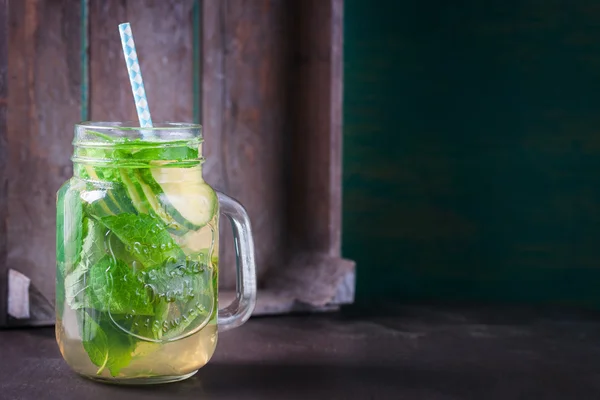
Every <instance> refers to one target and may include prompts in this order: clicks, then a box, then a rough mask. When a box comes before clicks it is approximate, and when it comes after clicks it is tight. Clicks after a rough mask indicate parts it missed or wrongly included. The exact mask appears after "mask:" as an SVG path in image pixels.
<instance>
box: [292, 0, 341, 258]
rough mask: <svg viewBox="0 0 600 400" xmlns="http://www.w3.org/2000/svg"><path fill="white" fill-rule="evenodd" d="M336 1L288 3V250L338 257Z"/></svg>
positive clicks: (338, 17)
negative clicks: (291, 50) (289, 58)
mask: <svg viewBox="0 0 600 400" xmlns="http://www.w3.org/2000/svg"><path fill="white" fill-rule="evenodd" d="M342 11H343V1H342V0H303V1H298V2H292V3H290V10H289V12H290V21H291V27H292V28H291V29H292V32H291V40H290V47H291V48H292V49H293V54H292V66H291V76H290V85H291V86H290V109H289V111H290V114H289V115H290V123H289V130H290V133H291V145H290V155H291V162H290V164H289V166H290V169H291V174H290V179H289V180H288V183H289V185H288V193H289V197H288V198H289V208H288V219H289V229H290V238H289V239H290V240H289V247H290V250H292V251H296V250H299V249H300V250H306V251H316V252H323V253H326V254H329V255H331V256H339V255H340V231H341V140H342V131H341V125H342V124H341V119H342V22H343V19H342Z"/></svg>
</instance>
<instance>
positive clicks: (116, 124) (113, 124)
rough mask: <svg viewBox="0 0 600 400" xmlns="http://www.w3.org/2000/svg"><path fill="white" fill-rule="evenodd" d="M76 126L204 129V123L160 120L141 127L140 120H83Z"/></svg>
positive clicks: (120, 128) (87, 127)
mask: <svg viewBox="0 0 600 400" xmlns="http://www.w3.org/2000/svg"><path fill="white" fill-rule="evenodd" d="M75 127H76V128H83V129H106V130H119V131H131V130H134V131H135V130H145V131H147V130H149V131H161V130H162V131H164V130H179V129H200V130H201V129H202V125H200V124H196V123H191V122H173V121H158V122H154V123H153V126H151V127H141V126H140V124H139V122H138V121H81V122H79V123H77V124H75Z"/></svg>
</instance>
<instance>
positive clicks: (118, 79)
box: [89, 0, 194, 122]
mask: <svg viewBox="0 0 600 400" xmlns="http://www.w3.org/2000/svg"><path fill="white" fill-rule="evenodd" d="M193 5H194V0H127V1H104V0H90V22H89V26H90V40H89V45H90V48H89V57H90V119H92V120H94V121H136V120H137V116H136V111H135V105H134V102H133V96H132V94H131V89H130V87H129V78H128V77H127V70H126V68H125V61H124V59H123V50H122V47H121V42H120V39H119V31H118V29H117V26H118V25H119V24H120V23H123V22H130V23H131V25H132V26H133V27H134V37H135V44H136V48H137V52H138V54H139V59H140V66H141V68H142V73H143V76H144V86H145V89H146V93H147V95H148V102H149V104H150V111H151V113H152V118H153V120H154V121H177V122H192V120H193V116H194V112H193V38H192V34H193V25H192V24H193V18H192V8H193Z"/></svg>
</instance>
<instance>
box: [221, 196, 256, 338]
mask: <svg viewBox="0 0 600 400" xmlns="http://www.w3.org/2000/svg"><path fill="white" fill-rule="evenodd" d="M217 196H218V198H219V205H220V209H221V213H222V214H223V215H225V216H226V217H227V218H228V219H229V221H230V222H231V228H232V230H233V240H234V246H235V261H236V298H235V300H234V301H233V302H232V303H231V304H230V305H228V306H227V307H225V308H221V309H219V316H218V321H217V324H218V327H219V331H220V332H223V331H227V330H229V329H233V328H237V327H238V326H240V325H242V324H243V323H244V322H246V321H247V320H248V318H250V315H251V314H252V311H253V310H254V306H255V305H256V266H255V263H254V241H253V239H252V230H251V228H250V218H248V213H246V210H245V209H244V206H242V205H241V204H240V203H239V202H238V201H236V200H234V199H232V198H231V197H229V196H227V195H225V194H223V193H221V192H217Z"/></svg>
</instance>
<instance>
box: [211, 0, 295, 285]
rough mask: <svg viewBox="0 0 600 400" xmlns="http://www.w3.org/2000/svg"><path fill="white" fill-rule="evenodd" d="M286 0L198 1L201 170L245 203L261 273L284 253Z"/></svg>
mask: <svg viewBox="0 0 600 400" xmlns="http://www.w3.org/2000/svg"><path fill="white" fill-rule="evenodd" d="M287 3H288V2H286V1H283V0H260V1H258V0H257V1H243V0H226V1H218V0H205V1H204V8H203V24H204V26H203V37H204V38H203V70H204V74H203V101H202V103H203V115H204V120H203V123H204V127H205V131H204V135H205V138H206V145H205V152H206V156H207V162H206V164H205V175H206V178H207V181H208V182H209V183H211V184H212V185H213V186H215V187H216V188H217V189H219V190H222V191H223V192H224V193H226V194H228V195H230V196H233V197H235V198H237V199H238V200H239V201H241V202H242V204H244V206H245V207H246V209H247V210H248V213H249V215H250V219H251V221H252V224H253V229H254V234H255V236H256V239H255V245H256V260H257V271H258V277H259V279H260V278H261V277H263V275H264V274H265V273H266V271H267V270H268V269H269V268H272V267H277V266H279V265H280V264H281V263H282V262H283V257H284V246H285V215H284V214H285V188H284V179H285V176H284V168H283V165H284V163H285V157H284V152H283V151H284V136H285V132H286V129H287V128H288V126H286V119H285V114H286V108H287V104H286V102H287V97H286V92H287V67H288V61H287V60H288V56H287V54H288V53H287V44H288V43H287V40H286V38H287V34H286V16H287V14H286V6H287ZM221 226H222V234H221V241H222V243H221V255H220V257H221V263H220V267H221V269H220V271H221V284H222V286H223V287H224V288H231V287H233V286H234V285H235V270H234V265H235V263H234V259H233V251H232V249H233V242H232V240H231V239H230V236H231V234H230V231H229V229H227V226H226V225H225V224H222V225H221Z"/></svg>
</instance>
